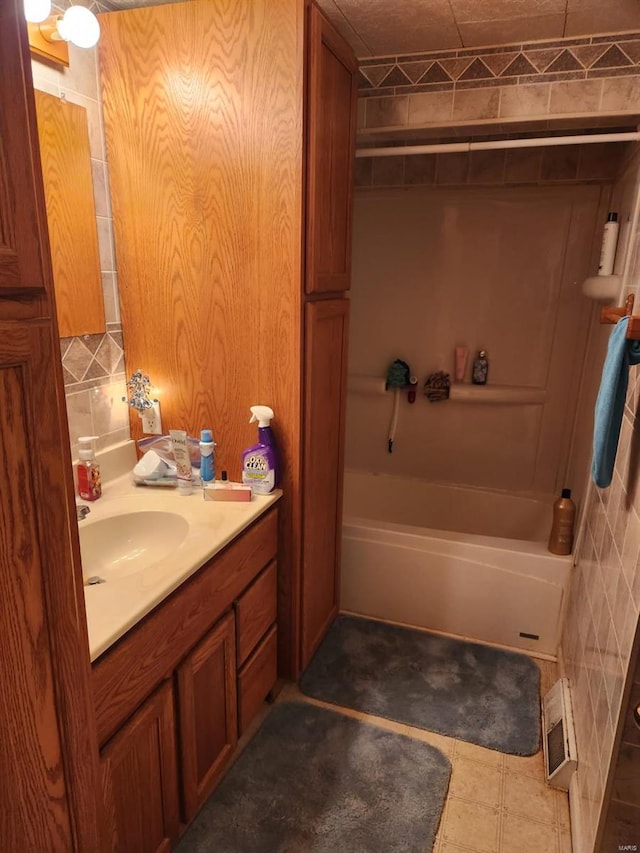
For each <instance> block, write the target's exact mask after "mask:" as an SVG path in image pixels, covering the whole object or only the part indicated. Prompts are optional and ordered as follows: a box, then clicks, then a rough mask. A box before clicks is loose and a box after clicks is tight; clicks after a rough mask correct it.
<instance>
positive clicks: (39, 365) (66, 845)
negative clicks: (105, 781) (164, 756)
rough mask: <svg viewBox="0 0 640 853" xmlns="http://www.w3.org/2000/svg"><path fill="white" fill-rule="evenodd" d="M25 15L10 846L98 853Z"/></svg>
mask: <svg viewBox="0 0 640 853" xmlns="http://www.w3.org/2000/svg"><path fill="white" fill-rule="evenodd" d="M23 15H24V12H23V3H22V0H2V2H0V470H1V471H2V485H1V487H0V499H1V502H2V512H1V514H0V626H1V632H2V642H1V644H0V780H1V781H0V814H1V815H2V817H1V818H0V850H2V851H14V850H15V851H18V850H20V851H22V850H25V851H26V850H29V851H33V853H54V851H63V853H69V851H97V850H100V849H101V843H100V832H99V824H98V796H99V764H98V744H97V738H96V732H95V719H94V714H93V707H92V700H91V694H90V682H89V676H90V663H89V646H88V641H87V626H86V621H85V613H84V590H83V587H82V575H81V571H80V555H79V547H78V533H77V525H76V523H75V515H72V514H71V513H72V511H73V484H72V479H71V457H70V453H69V444H68V435H67V424H66V416H65V410H64V393H63V389H62V367H61V364H60V350H59V344H58V340H57V335H56V334H55V331H56V330H55V323H53V322H52V320H51V314H50V309H51V306H50V304H49V302H48V300H47V291H48V290H50V287H51V277H50V266H49V264H48V248H47V240H46V219H45V215H44V201H43V195H42V184H41V180H40V179H39V175H38V168H37V159H38V158H37V151H38V148H37V137H36V134H35V113H34V107H33V89H32V83H31V66H30V58H29V48H28V42H27V33H26V26H25V23H24V17H23ZM70 519H73V520H72V521H70ZM74 528H75V532H74ZM74 561H75V562H74Z"/></svg>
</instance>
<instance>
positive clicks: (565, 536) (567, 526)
mask: <svg viewBox="0 0 640 853" xmlns="http://www.w3.org/2000/svg"><path fill="white" fill-rule="evenodd" d="M575 521H576V505H575V504H574V502H573V501H572V500H571V489H563V490H562V493H561V494H560V497H559V498H558V500H557V501H556V502H555V503H554V505H553V524H552V525H551V533H550V535H549V544H548V545H547V548H548V549H549V551H551V553H552V554H558V555H559V556H566V555H567V554H570V553H571V549H572V548H573V526H574V524H575Z"/></svg>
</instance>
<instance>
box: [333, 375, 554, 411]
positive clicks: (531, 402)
mask: <svg viewBox="0 0 640 853" xmlns="http://www.w3.org/2000/svg"><path fill="white" fill-rule="evenodd" d="M347 388H348V390H349V391H350V392H351V393H355V394H364V395H365V396H370V395H372V396H380V395H383V396H384V395H385V394H387V393H389V394H390V393H391V392H390V391H389V392H388V391H386V390H385V383H384V379H381V378H380V377H378V376H362V375H357V374H351V375H350V376H349V379H348V384H347ZM405 393H406V392H405ZM417 396H418V397H421V396H423V394H422V384H421V383H420V384H419V385H418V388H417ZM425 399H426V398H425ZM546 399H547V392H546V389H545V388H531V387H527V386H524V385H491V384H488V385H473V384H471V383H467V382H460V383H453V384H452V385H451V389H450V392H449V400H450V401H452V402H457V403H500V404H501V405H507V406H536V405H542V403H544V402H545V401H546Z"/></svg>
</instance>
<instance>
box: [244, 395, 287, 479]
mask: <svg viewBox="0 0 640 853" xmlns="http://www.w3.org/2000/svg"><path fill="white" fill-rule="evenodd" d="M272 418H273V410H272V409H270V408H269V407H268V406H251V419H250V421H249V423H250V424H252V423H254V422H255V421H257V422H258V443H257V444H254V445H253V446H252V447H248V448H247V449H246V450H245V451H244V453H243V454H242V482H243V483H244V484H245V486H251V491H252V492H253V493H254V494H255V495H268V494H269V492H272V491H273V490H274V489H275V487H276V486H277V485H278V479H279V478H278V472H277V457H276V446H275V440H274V437H273V433H272V431H271V419H272Z"/></svg>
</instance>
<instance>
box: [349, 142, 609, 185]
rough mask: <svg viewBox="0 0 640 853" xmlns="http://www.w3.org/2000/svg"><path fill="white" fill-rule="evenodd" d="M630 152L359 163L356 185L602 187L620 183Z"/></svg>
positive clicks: (593, 148)
mask: <svg viewBox="0 0 640 853" xmlns="http://www.w3.org/2000/svg"><path fill="white" fill-rule="evenodd" d="M625 148H626V146H625V145H624V144H620V143H615V142H610V143H606V142H605V143H594V144H592V145H563V146H558V147H556V148H554V147H549V148H513V149H509V150H487V151H472V152H471V153H470V154H466V153H453V154H412V155H408V156H401V155H398V156H397V157H359V158H358V159H357V160H356V169H355V180H356V186H357V187H397V186H417V185H421V186H480V185H482V186H487V185H488V186H512V185H526V184H555V183H579V184H585V183H602V182H609V181H612V180H614V179H615V177H616V175H617V174H618V171H619V169H620V164H621V161H622V159H623V157H624V156H625Z"/></svg>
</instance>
